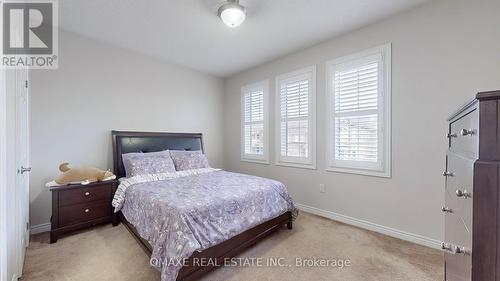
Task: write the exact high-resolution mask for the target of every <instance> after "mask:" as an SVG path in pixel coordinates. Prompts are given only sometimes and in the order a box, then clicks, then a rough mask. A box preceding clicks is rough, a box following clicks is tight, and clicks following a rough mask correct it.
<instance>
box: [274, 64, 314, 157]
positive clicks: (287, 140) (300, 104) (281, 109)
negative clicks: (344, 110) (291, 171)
mask: <svg viewBox="0 0 500 281" xmlns="http://www.w3.org/2000/svg"><path fill="white" fill-rule="evenodd" d="M314 70H315V69H314V68H307V69H304V70H300V71H298V72H294V73H291V74H285V75H281V76H280V77H278V78H277V83H276V86H277V92H278V100H277V103H278V104H277V107H278V130H279V132H278V134H279V135H278V140H279V141H278V145H279V149H278V161H279V162H280V164H285V163H292V164H299V165H308V166H312V165H313V161H312V159H313V157H312V156H313V155H312V154H313V151H312V149H313V141H312V140H313V133H314V132H313V128H312V127H313V112H312V111H313V110H314V109H313V108H314V107H313V103H314V98H313V97H314V94H315V93H314V89H315V87H314V83H315V81H314V80H315V72H314Z"/></svg>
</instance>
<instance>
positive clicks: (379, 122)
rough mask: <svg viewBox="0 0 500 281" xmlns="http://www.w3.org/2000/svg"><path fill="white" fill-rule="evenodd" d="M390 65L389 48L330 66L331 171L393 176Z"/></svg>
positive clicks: (383, 47) (373, 50)
mask: <svg viewBox="0 0 500 281" xmlns="http://www.w3.org/2000/svg"><path fill="white" fill-rule="evenodd" d="M388 62H390V46H388V45H386V46H382V47H379V48H375V49H372V50H369V51H366V52H363V53H360V54H356V55H351V56H348V57H344V58H340V59H337V60H335V61H333V62H330V63H329V65H328V67H329V74H328V79H329V80H330V81H329V93H330V94H329V95H330V96H329V99H330V105H329V114H330V117H329V130H330V131H329V136H328V137H329V142H328V146H329V147H328V149H329V167H330V168H333V170H334V171H346V172H356V171H353V170H358V171H359V170H364V171H368V172H359V173H361V174H370V175H381V176H388V175H389V171H388V169H389V164H388V162H389V161H390V149H389V145H390V141H389V140H388V138H389V135H388V133H389V131H390V124H389V122H388V120H389V116H390V111H389V108H388V107H387V105H388V104H389V102H390V91H389V86H390V85H389V83H388V81H390V69H389V67H388V66H387V65H388ZM330 83H331V84H330ZM369 171H374V172H373V173H372V172H369Z"/></svg>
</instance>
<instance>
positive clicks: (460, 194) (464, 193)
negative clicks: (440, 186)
mask: <svg viewBox="0 0 500 281" xmlns="http://www.w3.org/2000/svg"><path fill="white" fill-rule="evenodd" d="M455 194H456V195H457V197H462V198H464V199H467V198H470V197H471V195H470V193H469V192H468V191H467V189H464V190H463V191H462V190H460V189H457V190H456V191H455Z"/></svg>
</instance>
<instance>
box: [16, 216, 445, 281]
mask: <svg viewBox="0 0 500 281" xmlns="http://www.w3.org/2000/svg"><path fill="white" fill-rule="evenodd" d="M239 257H259V258H264V259H263V260H264V261H266V258H279V257H283V258H285V260H282V261H286V264H287V265H291V266H290V267H288V266H285V267H223V268H218V269H216V270H215V271H212V272H211V273H209V274H208V275H205V277H204V278H203V279H202V280H273V281H277V280H342V281H357V280H370V281H376V280H383V281H385V280H391V281H392V280H404V281H409V280H443V257H442V254H441V253H440V252H439V251H437V250H432V249H429V248H426V247H422V246H418V245H415V244H412V243H408V242H405V241H401V240H398V239H394V238H390V237H388V236H384V235H381V234H377V233H374V232H370V231H366V230H363V229H359V228H356V227H352V226H348V225H345V224H341V223H337V222H334V221H332V220H329V219H325V218H321V217H318V216H314V215H310V214H307V213H304V212H301V214H300V215H299V217H298V219H297V221H296V222H295V224H294V229H293V230H292V231H289V230H287V229H286V228H283V229H282V230H280V231H278V232H277V233H275V234H273V235H272V236H270V237H268V238H267V239H265V240H264V241H262V242H261V243H259V244H257V245H255V246H254V247H252V248H250V249H249V250H247V251H246V252H244V253H243V254H242V255H240V256H239ZM308 257H316V258H318V259H321V258H325V259H333V258H335V259H349V261H350V266H349V267H344V268H342V269H341V268H336V267H298V266H296V265H295V259H296V258H308ZM22 280H51V281H59V280H74V281H88V280H93V281H99V280H113V281H115V280H120V281H125V280H130V281H132V280H134V281H136V280H147V281H154V280H160V274H159V272H157V271H156V270H155V269H153V268H151V267H149V259H148V257H147V256H146V254H145V253H144V252H143V250H142V249H141V248H140V247H139V245H138V244H137V242H136V241H135V240H134V238H133V237H132V236H131V235H130V233H129V232H128V231H127V230H126V229H125V228H124V226H123V225H119V226H117V227H112V226H111V225H104V226H99V227H95V228H92V229H89V230H85V231H81V232H79V233H75V234H73V235H69V236H66V237H63V238H61V239H59V241H58V242H57V243H55V244H48V234H47V233H44V234H39V235H35V236H33V237H32V241H31V243H30V247H29V249H28V252H27V255H26V264H25V267H24V275H23V278H22Z"/></svg>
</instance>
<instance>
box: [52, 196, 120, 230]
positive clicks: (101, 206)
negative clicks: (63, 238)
mask: <svg viewBox="0 0 500 281" xmlns="http://www.w3.org/2000/svg"><path fill="white" fill-rule="evenodd" d="M111 214H112V213H111V202H109V201H108V200H104V201H94V202H89V203H83V204H77V205H71V206H64V207H61V208H60V212H59V220H60V226H67V225H71V224H75V223H80V222H85V221H90V220H93V219H98V218H102V217H107V216H111Z"/></svg>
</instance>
